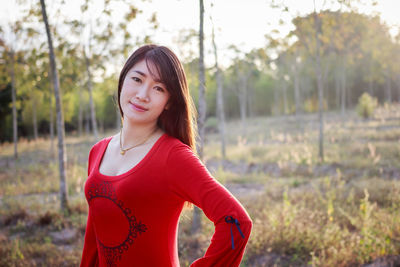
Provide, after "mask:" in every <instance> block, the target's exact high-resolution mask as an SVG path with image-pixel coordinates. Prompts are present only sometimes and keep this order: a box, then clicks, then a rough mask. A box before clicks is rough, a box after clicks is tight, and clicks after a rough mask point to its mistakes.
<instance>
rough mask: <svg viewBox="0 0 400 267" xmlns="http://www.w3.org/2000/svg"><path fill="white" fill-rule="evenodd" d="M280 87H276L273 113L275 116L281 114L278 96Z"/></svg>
mask: <svg viewBox="0 0 400 267" xmlns="http://www.w3.org/2000/svg"><path fill="white" fill-rule="evenodd" d="M278 92H279V91H278V87H277V86H275V88H274V104H273V113H274V115H275V116H277V115H279V114H280V108H279V106H280V104H279V95H278Z"/></svg>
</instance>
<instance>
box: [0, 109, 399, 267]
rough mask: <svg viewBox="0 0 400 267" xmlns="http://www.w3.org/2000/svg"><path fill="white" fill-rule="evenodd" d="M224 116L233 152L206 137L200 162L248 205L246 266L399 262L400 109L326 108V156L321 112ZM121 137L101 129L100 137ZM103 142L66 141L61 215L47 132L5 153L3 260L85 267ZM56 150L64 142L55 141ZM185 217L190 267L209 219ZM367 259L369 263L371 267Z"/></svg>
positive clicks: (187, 213) (185, 257)
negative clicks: (93, 183) (90, 166)
mask: <svg viewBox="0 0 400 267" xmlns="http://www.w3.org/2000/svg"><path fill="white" fill-rule="evenodd" d="M237 125H240V124H239V123H238V122H237V121H230V122H228V123H227V128H228V129H227V131H226V132H227V133H228V134H227V136H226V138H227V144H228V145H227V153H226V154H227V156H226V158H222V156H221V151H220V145H219V136H218V134H217V133H215V132H214V131H212V129H211V130H210V131H209V133H208V134H207V136H206V147H205V150H204V154H205V158H204V162H205V164H206V166H207V168H208V169H209V170H210V172H211V173H212V174H213V176H214V177H215V178H216V179H218V180H219V181H220V182H221V183H223V184H224V185H225V186H226V187H227V188H228V190H230V191H231V192H232V193H233V194H234V195H235V196H236V197H237V198H238V199H239V200H240V201H241V202H242V204H243V206H244V207H245V208H246V209H247V210H248V212H249V214H250V216H251V217H252V219H253V223H254V227H253V230H252V235H251V237H250V240H249V244H248V246H247V248H246V253H245V256H244V259H243V262H242V266H361V265H363V264H364V265H365V266H390V265H389V263H390V262H392V265H391V266H396V264H397V265H399V263H398V262H399V257H398V256H396V255H399V254H400V215H399V212H398V210H399V207H400V107H399V106H398V105H391V106H388V105H386V106H384V107H380V108H379V109H378V110H377V111H376V112H375V114H374V116H373V118H371V119H361V118H359V117H358V116H357V115H356V114H355V113H354V112H352V111H349V112H348V114H347V115H346V116H345V117H341V116H340V114H338V113H335V112H331V113H327V114H325V128H324V160H323V161H321V160H320V159H319V157H318V121H317V115H316V114H304V115H300V116H298V117H296V116H294V115H293V116H292V115H291V116H279V117H277V116H275V117H257V118H251V119H248V120H247V122H246V127H245V131H244V130H243V129H242V128H240V127H237ZM111 134H113V132H107V133H104V134H103V136H107V135H111ZM94 142H95V140H93V139H92V137H90V136H83V137H77V136H73V135H72V136H67V140H66V144H67V151H68V164H67V176H68V192H69V202H70V207H71V208H70V212H69V213H62V212H60V211H59V197H58V193H57V192H58V187H59V182H58V174H57V171H58V169H57V162H56V160H55V159H56V156H55V154H54V153H53V154H52V153H51V152H50V151H51V149H50V148H51V145H50V141H49V140H48V139H39V140H36V141H27V140H21V141H20V142H19V145H18V146H19V155H20V157H19V158H18V160H16V161H15V160H14V159H13V157H12V155H13V145H12V144H3V145H2V146H1V148H0V226H1V228H0V229H1V230H0V266H77V265H78V264H79V262H80V256H81V251H82V246H83V237H84V232H85V224H86V216H87V205H86V200H85V199H84V195H83V192H82V190H83V185H84V182H85V179H86V168H87V165H86V164H87V162H86V161H87V155H88V151H89V149H90V147H91V146H92V145H93V143H94ZM55 148H56V145H55ZM191 214H192V211H191V210H190V209H185V210H184V212H183V213H182V216H181V226H180V232H179V252H180V260H181V265H182V266H187V265H189V264H190V262H192V261H193V260H194V259H195V258H197V257H200V256H201V255H202V254H203V253H204V252H205V249H206V248H207V246H208V244H209V239H210V237H211V235H212V233H213V224H212V223H210V222H209V221H208V220H207V218H206V217H203V220H202V229H203V231H202V232H201V233H200V234H198V235H196V236H193V235H191V233H190V224H191ZM368 264H369V265H368Z"/></svg>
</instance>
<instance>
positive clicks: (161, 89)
mask: <svg viewBox="0 0 400 267" xmlns="http://www.w3.org/2000/svg"><path fill="white" fill-rule="evenodd" d="M155 89H156V90H157V91H159V92H164V91H165V90H164V88H162V87H160V86H156V87H155Z"/></svg>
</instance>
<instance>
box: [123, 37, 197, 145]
mask: <svg viewBox="0 0 400 267" xmlns="http://www.w3.org/2000/svg"><path fill="white" fill-rule="evenodd" d="M142 60H145V61H146V64H147V68H148V69H149V71H150V72H151V68H149V63H152V64H154V66H155V67H156V69H157V72H158V73H156V74H158V75H155V74H154V73H151V75H152V76H153V78H154V79H155V78H158V79H157V80H160V82H162V83H163V84H165V86H166V89H167V90H168V92H169V95H170V97H169V100H168V109H166V110H164V111H163V112H162V113H161V115H160V117H159V118H158V122H157V124H158V126H159V127H160V128H161V129H162V130H164V131H165V132H166V133H167V134H168V135H170V136H173V137H175V138H177V139H179V140H180V141H182V142H183V143H184V144H187V145H188V146H189V147H191V149H192V150H193V151H196V145H195V121H196V119H195V113H196V109H195V107H194V105H193V101H192V98H191V96H190V93H189V88H188V85H187V81H186V75H185V71H184V70H183V66H182V64H181V62H180V61H179V59H178V57H177V56H176V55H175V54H174V52H172V51H171V50H170V49H169V48H167V47H165V46H158V45H154V44H150V45H144V46H142V47H139V48H138V49H137V50H136V51H135V52H134V53H133V54H132V55H131V56H130V57H129V58H128V60H127V61H126V63H125V65H124V67H123V68H122V70H121V74H120V76H119V82H118V106H119V112H120V114H121V117H122V118H123V116H124V113H123V111H122V109H121V103H120V97H121V89H122V86H123V83H124V80H125V77H126V74H127V73H128V72H129V70H130V69H131V68H132V67H133V66H134V65H135V64H137V63H139V62H140V61H142Z"/></svg>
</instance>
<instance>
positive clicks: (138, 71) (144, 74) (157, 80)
mask: <svg viewBox="0 0 400 267" xmlns="http://www.w3.org/2000/svg"><path fill="white" fill-rule="evenodd" d="M133 72H136V73H139V74H140V75H142V76H144V77H147V75H146V73H144V72H141V71H140V70H133ZM153 79H154V81H156V82H158V83H161V84H162V85H164V86H165V84H164V83H163V82H162V81H161V80H160V79H155V78H153Z"/></svg>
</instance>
